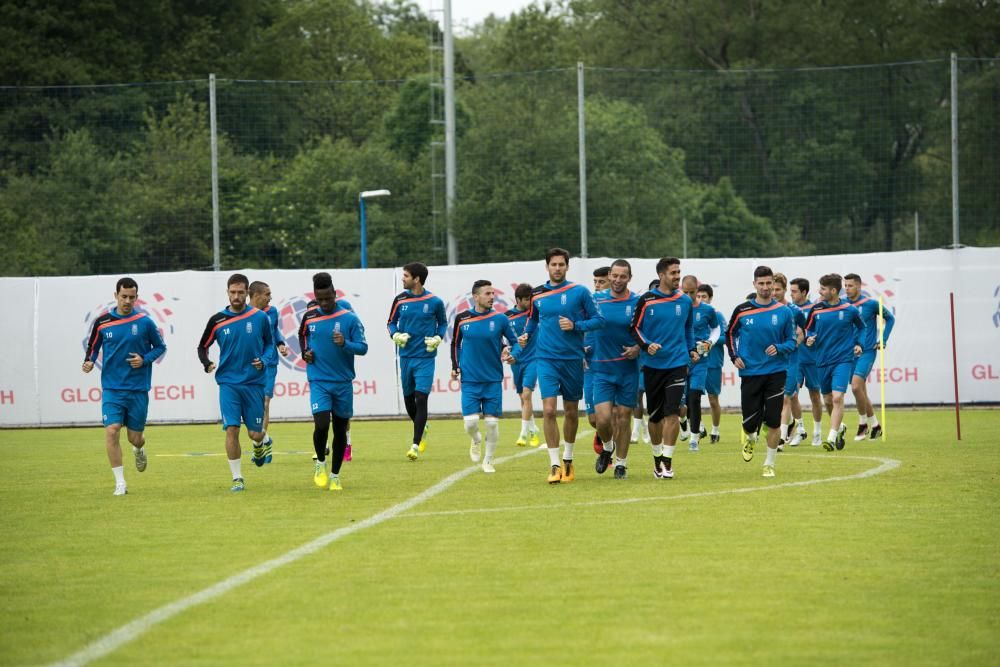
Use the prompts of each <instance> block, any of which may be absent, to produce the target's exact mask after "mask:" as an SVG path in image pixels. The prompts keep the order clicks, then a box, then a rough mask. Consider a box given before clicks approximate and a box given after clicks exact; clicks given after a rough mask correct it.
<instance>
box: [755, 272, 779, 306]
mask: <svg viewBox="0 0 1000 667" xmlns="http://www.w3.org/2000/svg"><path fill="white" fill-rule="evenodd" d="M753 288H754V291H755V292H756V296H757V299H758V300H759V301H760V302H764V301H770V300H771V291H772V289H773V288H774V271H772V270H771V267H769V266H758V267H757V268H756V269H754V270H753Z"/></svg>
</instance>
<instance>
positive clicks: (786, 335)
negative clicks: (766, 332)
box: [775, 311, 796, 355]
mask: <svg viewBox="0 0 1000 667" xmlns="http://www.w3.org/2000/svg"><path fill="white" fill-rule="evenodd" d="M788 315H789V317H786V318H785V323H784V325H783V326H782V327H781V342H780V343H778V344H777V345H775V348H777V350H778V354H785V355H788V354H791V353H792V352H794V351H795V347H796V342H795V314H794V311H791V312H789V313H788Z"/></svg>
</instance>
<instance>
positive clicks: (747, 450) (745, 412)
mask: <svg viewBox="0 0 1000 667" xmlns="http://www.w3.org/2000/svg"><path fill="white" fill-rule="evenodd" d="M740 412H741V414H742V416H743V424H742V428H743V433H744V434H745V439H744V442H743V451H742V455H743V460H744V461H746V462H748V463H749V462H750V461H751V460H752V459H753V451H754V445H756V444H757V434H758V432H759V431H760V427H761V425H762V424H763V423H764V376H760V375H747V376H744V377H742V378H741V380H740ZM779 419H780V415H779Z"/></svg>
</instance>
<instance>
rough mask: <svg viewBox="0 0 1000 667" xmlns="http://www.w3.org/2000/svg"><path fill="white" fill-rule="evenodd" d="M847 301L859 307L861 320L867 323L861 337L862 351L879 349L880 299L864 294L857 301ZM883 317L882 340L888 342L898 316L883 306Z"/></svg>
mask: <svg viewBox="0 0 1000 667" xmlns="http://www.w3.org/2000/svg"><path fill="white" fill-rule="evenodd" d="M847 302H848V303H849V304H851V305H852V306H854V307H855V308H857V309H858V312H859V313H861V321H862V322H864V324H865V333H864V336H862V337H861V350H862V352H867V351H869V350H877V349H878V312H879V305H878V299H873V298H871V297H870V296H866V295H864V294H862V295H861V296H860V297H858V299H857V301H851V300H850V299H848V300H847ZM882 319H884V320H885V330H884V331H883V332H882V338H883V341H882V342H883V343H888V342H889V334H890V333H892V327H893V326H894V325H895V324H896V317H895V316H894V315H893V314H892V313H891V312H890V311H888V310H886V309H885V308H882Z"/></svg>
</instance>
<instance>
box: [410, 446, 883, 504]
mask: <svg viewBox="0 0 1000 667" xmlns="http://www.w3.org/2000/svg"><path fill="white" fill-rule="evenodd" d="M799 456H808V457H812V458H824V459H826V460H828V461H831V460H837V459H839V460H842V459H856V460H861V461H878V462H880V464H881V465H879V466H877V467H875V468H870V469H868V470H865V471H863V472H859V473H856V474H854V475H840V476H837V477H824V478H822V479H807V480H800V481H797V482H783V483H781V484H767V485H764V486H745V487H742V488H739V489H722V490H719V491H697V492H694V493H679V494H676V495H670V496H643V497H637V498H616V499H614V500H588V501H582V502H577V503H564V504H550V505H511V506H507V507H481V508H472V509H461V510H441V511H438V512H414V513H412V514H407V515H406V516H404V517H402V518H404V519H414V518H419V517H431V516H455V515H461V514H490V513H495V512H523V511H525V510H552V509H565V508H568V507H595V506H600V505H628V504H632V503H647V502H658V501H661V500H685V499H688V498H704V497H706V496H722V495H732V494H738V493H754V492H756V491H774V490H775V489H788V488H793V487H796V486H812V485H814V484H827V483H829V482H846V481H849V480H853V479H865V478H867V477H874V476H875V475H881V474H882V473H886V472H889V471H890V470H895V469H896V468H898V467H899V466H900V461H898V460H896V459H883V458H879V457H877V456H838V457H836V459H834V458H832V457H821V456H814V455H811V454H799ZM660 483H661V484H670V482H660Z"/></svg>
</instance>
